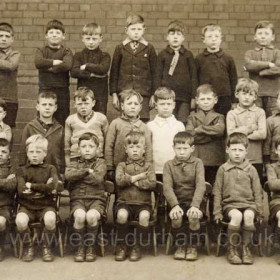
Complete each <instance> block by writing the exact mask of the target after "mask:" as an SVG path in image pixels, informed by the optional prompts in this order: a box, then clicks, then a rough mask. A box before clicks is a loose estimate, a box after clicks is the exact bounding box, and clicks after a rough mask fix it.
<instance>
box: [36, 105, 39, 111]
mask: <svg viewBox="0 0 280 280" xmlns="http://www.w3.org/2000/svg"><path fill="white" fill-rule="evenodd" d="M36 110H37V111H39V104H38V103H36Z"/></svg>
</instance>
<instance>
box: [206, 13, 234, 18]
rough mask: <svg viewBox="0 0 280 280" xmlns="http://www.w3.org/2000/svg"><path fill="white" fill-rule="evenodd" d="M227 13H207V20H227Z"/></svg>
mask: <svg viewBox="0 0 280 280" xmlns="http://www.w3.org/2000/svg"><path fill="white" fill-rule="evenodd" d="M228 18H229V14H228V13H209V19H228Z"/></svg>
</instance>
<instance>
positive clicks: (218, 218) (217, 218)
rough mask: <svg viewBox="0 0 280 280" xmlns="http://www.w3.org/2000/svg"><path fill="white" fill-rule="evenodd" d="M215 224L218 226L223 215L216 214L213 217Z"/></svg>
mask: <svg viewBox="0 0 280 280" xmlns="http://www.w3.org/2000/svg"><path fill="white" fill-rule="evenodd" d="M214 220H215V223H216V224H217V225H218V224H219V223H220V222H221V221H222V220H223V215H221V214H218V215H217V216H215V217H214Z"/></svg>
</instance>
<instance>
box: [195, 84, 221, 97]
mask: <svg viewBox="0 0 280 280" xmlns="http://www.w3.org/2000/svg"><path fill="white" fill-rule="evenodd" d="M209 92H211V93H212V94H213V96H214V97H217V93H216V91H215V90H214V88H213V86H212V85H209V84H204V85H201V86H199V87H198V88H197V89H196V94H195V97H196V98H198V97H199V95H200V94H205V93H209Z"/></svg>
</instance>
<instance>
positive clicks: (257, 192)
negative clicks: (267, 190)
mask: <svg viewBox="0 0 280 280" xmlns="http://www.w3.org/2000/svg"><path fill="white" fill-rule="evenodd" d="M252 170H253V171H252V173H251V174H252V181H251V182H252V187H253V192H254V197H255V202H256V206H257V211H258V213H259V214H260V215H261V216H262V215H263V189H262V186H261V183H260V178H259V175H258V172H257V170H256V169H255V168H252Z"/></svg>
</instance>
